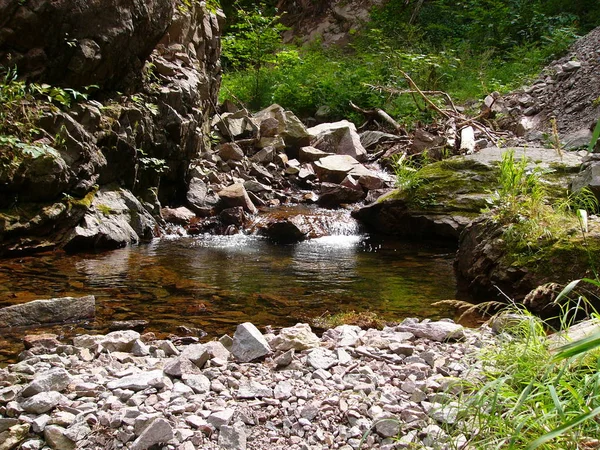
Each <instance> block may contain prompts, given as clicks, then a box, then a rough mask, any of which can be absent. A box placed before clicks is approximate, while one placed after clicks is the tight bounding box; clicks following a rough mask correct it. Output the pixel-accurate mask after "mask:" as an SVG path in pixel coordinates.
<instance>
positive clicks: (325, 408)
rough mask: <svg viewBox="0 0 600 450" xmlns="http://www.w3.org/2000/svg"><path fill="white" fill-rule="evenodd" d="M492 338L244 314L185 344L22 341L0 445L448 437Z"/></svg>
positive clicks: (411, 325) (243, 444) (345, 442)
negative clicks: (270, 323) (219, 333)
mask: <svg viewBox="0 0 600 450" xmlns="http://www.w3.org/2000/svg"><path fill="white" fill-rule="evenodd" d="M267 331H269V330H267ZM493 339H494V338H493V335H492V332H491V330H490V329H489V328H488V327H482V328H480V329H476V330H473V329H466V328H463V327H462V326H460V325H457V324H454V323H453V322H452V321H450V320H442V321H438V322H432V321H428V320H423V321H419V320H417V319H405V320H404V321H403V322H402V323H400V324H399V325H396V326H393V327H386V328H384V329H383V330H375V329H369V330H362V329H360V328H359V327H356V326H348V325H344V326H340V327H337V328H334V329H331V330H328V331H326V332H325V333H324V334H323V336H322V337H321V338H319V337H317V336H316V335H315V334H314V333H313V332H312V331H311V330H310V327H309V326H308V325H305V324H299V325H296V326H294V327H290V328H284V329H282V330H280V331H279V332H278V333H267V334H264V335H263V334H262V333H261V332H260V331H259V330H258V329H257V328H256V327H254V326H253V325H252V324H250V323H245V324H242V325H239V326H238V327H237V330H236V333H235V334H234V336H233V338H231V337H228V336H223V337H222V338H221V339H219V340H218V341H212V342H208V343H205V344H196V343H194V344H190V345H182V344H181V342H182V341H179V342H177V341H170V340H156V339H155V337H154V336H153V335H152V333H148V334H145V335H140V334H139V333H137V332H135V331H117V332H113V333H109V334H107V335H96V336H91V335H81V336H78V337H76V338H74V339H73V342H72V345H71V343H70V342H69V343H66V342H59V341H58V340H56V338H54V337H52V336H46V337H40V338H37V339H28V344H27V345H28V346H29V347H31V348H30V349H29V350H27V351H25V352H24V353H23V354H22V355H21V358H20V359H21V361H20V362H19V363H18V364H13V365H10V366H8V367H7V368H6V369H2V370H0V385H1V386H2V387H1V388H0V436H3V437H4V439H1V440H2V441H3V442H4V444H0V448H2V449H13V448H21V449H26V450H27V449H40V448H44V446H50V447H51V448H54V449H73V448H86V449H92V448H93V449H108V448H113V449H114V448H131V449H146V448H155V447H153V446H154V445H157V444H159V443H160V444H164V445H163V447H162V448H168V449H182V450H188V449H189V450H191V449H194V448H203V449H218V448H226V449H266V448H268V449H283V448H286V449H322V448H336V449H348V450H349V449H357V448H381V449H384V448H385V449H391V448H407V447H409V446H411V445H417V446H419V448H446V447H451V448H452V447H453V446H456V445H461V443H459V442H448V439H449V438H448V435H447V434H446V432H445V431H444V427H445V426H448V425H449V424H452V423H454V422H455V421H456V420H457V412H458V409H457V404H456V403H455V399H453V395H454V394H456V393H458V392H460V389H459V388H458V384H457V382H460V380H461V379H463V380H465V379H466V380H469V379H470V380H474V379H475V378H476V377H477V376H478V372H479V367H478V363H477V362H476V361H477V360H476V358H475V354H476V352H477V351H478V349H479V348H480V347H481V346H483V345H485V344H486V343H489V342H492V341H493ZM465 439H466V438H465ZM361 446H362V447H361ZM46 448H47V447H46ZM156 448H159V447H156Z"/></svg>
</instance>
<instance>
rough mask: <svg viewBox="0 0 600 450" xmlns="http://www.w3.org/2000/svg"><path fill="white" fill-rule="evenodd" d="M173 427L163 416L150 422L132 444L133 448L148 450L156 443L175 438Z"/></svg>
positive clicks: (135, 449)
mask: <svg viewBox="0 0 600 450" xmlns="http://www.w3.org/2000/svg"><path fill="white" fill-rule="evenodd" d="M173 437H174V434H173V427H172V426H171V424H170V423H169V422H168V421H167V420H165V419H162V418H159V419H156V420H153V421H152V422H150V424H149V425H148V426H146V428H144V431H142V433H141V434H140V435H139V436H138V438H137V439H136V440H135V441H134V442H133V444H132V445H131V449H132V450H146V449H147V448H150V447H152V446H153V445H156V444H162V443H167V442H169V441H170V440H171V439H173Z"/></svg>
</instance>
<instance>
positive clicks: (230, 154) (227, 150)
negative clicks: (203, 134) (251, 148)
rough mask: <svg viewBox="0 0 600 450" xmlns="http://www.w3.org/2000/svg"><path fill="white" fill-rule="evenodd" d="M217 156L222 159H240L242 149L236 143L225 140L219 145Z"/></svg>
mask: <svg viewBox="0 0 600 450" xmlns="http://www.w3.org/2000/svg"><path fill="white" fill-rule="evenodd" d="M219 156H220V157H221V159H222V160H223V161H229V160H233V161H241V160H242V159H244V151H243V150H242V149H241V148H240V146H239V145H237V144H236V143H233V142H227V143H225V144H223V145H221V146H220V147H219Z"/></svg>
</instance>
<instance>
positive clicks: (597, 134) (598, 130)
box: [588, 119, 600, 153]
mask: <svg viewBox="0 0 600 450" xmlns="http://www.w3.org/2000/svg"><path fill="white" fill-rule="evenodd" d="M598 138H600V119H598V122H597V123H596V127H595V128H594V132H593V133H592V140H591V141H590V145H589V146H588V152H589V153H591V152H592V151H593V150H594V147H595V145H596V142H598Z"/></svg>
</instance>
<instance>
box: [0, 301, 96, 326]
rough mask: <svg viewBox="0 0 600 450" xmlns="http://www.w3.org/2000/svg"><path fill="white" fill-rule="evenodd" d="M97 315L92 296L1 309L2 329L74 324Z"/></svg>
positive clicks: (30, 303)
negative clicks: (64, 323) (49, 324)
mask: <svg viewBox="0 0 600 450" xmlns="http://www.w3.org/2000/svg"><path fill="white" fill-rule="evenodd" d="M95 315H96V299H95V298H94V296H92V295H88V296H86V297H80V298H74V297H63V298H52V299H48V300H34V301H32V302H28V303H23V304H20V305H13V306H7V307H6V308H2V309H0V328H6V327H18V326H26V325H39V324H47V323H61V322H73V321H77V320H85V319H91V318H93V317H94V316H95Z"/></svg>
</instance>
